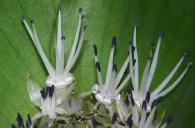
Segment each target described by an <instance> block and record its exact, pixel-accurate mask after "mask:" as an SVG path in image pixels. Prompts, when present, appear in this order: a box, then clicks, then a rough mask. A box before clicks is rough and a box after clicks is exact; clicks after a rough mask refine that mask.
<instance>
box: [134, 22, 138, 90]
mask: <svg viewBox="0 0 195 128" xmlns="http://www.w3.org/2000/svg"><path fill="white" fill-rule="evenodd" d="M137 26H138V24H137V23H136V24H134V32H133V46H134V47H135V50H134V58H133V66H134V73H135V75H134V76H135V77H134V78H135V87H136V89H138V85H139V63H138V54H137V39H136V38H137V37H136V32H137Z"/></svg>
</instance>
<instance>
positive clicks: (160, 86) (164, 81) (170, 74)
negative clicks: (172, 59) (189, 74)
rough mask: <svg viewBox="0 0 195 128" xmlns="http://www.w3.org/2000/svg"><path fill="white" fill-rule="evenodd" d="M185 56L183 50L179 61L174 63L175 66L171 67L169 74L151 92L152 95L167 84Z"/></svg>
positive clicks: (185, 53)
mask: <svg viewBox="0 0 195 128" xmlns="http://www.w3.org/2000/svg"><path fill="white" fill-rule="evenodd" d="M186 56H187V52H184V53H183V55H182V57H181V59H180V60H179V62H178V63H177V64H176V66H175V67H174V68H173V70H172V71H171V72H170V73H169V75H168V76H167V77H166V78H165V79H164V80H163V82H162V83H161V84H160V85H159V86H157V87H158V88H156V89H155V90H154V92H153V93H152V95H153V96H155V95H157V94H158V93H159V92H160V91H162V90H163V89H164V88H165V86H166V85H167V84H168V82H169V81H170V80H171V79H172V78H173V76H174V75H175V73H176V72H177V70H178V69H179V67H180V66H181V64H182V62H183V60H184V58H185V57H186Z"/></svg>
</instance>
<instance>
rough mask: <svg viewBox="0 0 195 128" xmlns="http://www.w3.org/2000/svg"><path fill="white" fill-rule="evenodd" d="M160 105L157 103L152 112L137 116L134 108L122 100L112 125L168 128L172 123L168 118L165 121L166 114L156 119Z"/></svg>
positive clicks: (144, 112)
mask: <svg viewBox="0 0 195 128" xmlns="http://www.w3.org/2000/svg"><path fill="white" fill-rule="evenodd" d="M158 103H159V102H155V103H154V104H153V107H152V109H151V111H150V112H147V111H146V110H143V111H141V112H138V113H136V114H135V113H134V110H133V109H134V108H133V107H134V106H133V105H132V106H131V105H127V104H126V101H125V102H123V101H122V100H121V101H120V103H119V102H118V103H117V107H118V111H117V112H115V113H114V114H113V117H112V123H113V124H114V125H115V126H117V127H127V126H128V127H132V126H134V127H136V128H166V127H167V126H168V125H169V124H170V123H171V118H167V119H166V120H165V121H164V115H165V112H164V113H162V114H161V115H160V116H159V117H158V118H155V112H156V109H157V105H158ZM131 104H132V103H131ZM129 107H130V108H129ZM131 112H132V113H131ZM117 119H118V120H117ZM120 121H121V122H120ZM163 121H164V123H163Z"/></svg>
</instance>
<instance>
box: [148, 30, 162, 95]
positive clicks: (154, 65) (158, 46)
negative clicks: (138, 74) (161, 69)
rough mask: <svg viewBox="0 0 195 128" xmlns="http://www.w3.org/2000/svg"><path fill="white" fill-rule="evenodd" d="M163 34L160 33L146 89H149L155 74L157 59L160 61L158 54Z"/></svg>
mask: <svg viewBox="0 0 195 128" xmlns="http://www.w3.org/2000/svg"><path fill="white" fill-rule="evenodd" d="M162 37H163V34H162V33H160V34H159V38H158V42H157V46H156V49H155V53H154V57H153V61H152V64H151V67H150V71H149V73H148V79H147V82H146V91H148V90H149V88H150V85H151V82H152V79H153V76H154V72H155V70H156V66H157V61H158V54H159V50H160V45H161V40H162Z"/></svg>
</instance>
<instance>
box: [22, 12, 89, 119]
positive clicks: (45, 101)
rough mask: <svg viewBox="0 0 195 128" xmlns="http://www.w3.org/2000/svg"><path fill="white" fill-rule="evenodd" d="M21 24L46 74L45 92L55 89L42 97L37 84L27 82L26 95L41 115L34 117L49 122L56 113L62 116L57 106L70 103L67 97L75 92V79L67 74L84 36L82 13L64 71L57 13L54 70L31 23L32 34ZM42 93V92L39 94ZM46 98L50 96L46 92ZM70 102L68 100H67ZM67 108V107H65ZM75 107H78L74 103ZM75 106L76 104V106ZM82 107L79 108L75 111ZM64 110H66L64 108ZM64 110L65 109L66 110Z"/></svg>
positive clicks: (27, 27)
mask: <svg viewBox="0 0 195 128" xmlns="http://www.w3.org/2000/svg"><path fill="white" fill-rule="evenodd" d="M22 21H23V23H24V25H25V27H26V29H27V31H28V33H29V35H30V37H31V39H32V41H33V43H34V45H35V47H36V48H37V51H38V53H39V55H40V57H41V59H42V61H43V63H44V65H45V67H46V69H47V71H48V74H49V76H48V78H47V80H46V87H45V88H46V90H47V89H48V88H52V89H54V88H55V89H54V92H52V94H55V95H52V96H48V95H47V96H46V97H43V96H44V95H42V96H41V94H44V93H41V94H40V88H39V86H38V85H37V84H36V82H34V81H32V80H31V79H29V81H28V84H27V89H28V93H29V95H30V99H31V101H32V102H33V103H34V104H35V105H36V106H38V107H40V108H41V111H42V112H41V114H39V115H37V117H40V116H42V115H49V117H50V118H55V117H56V111H58V113H59V114H63V113H65V112H64V111H65V110H63V112H62V109H61V110H60V112H59V109H58V108H57V106H59V105H60V104H62V103H64V102H65V101H67V102H68V101H69V100H72V98H70V97H69V95H70V94H71V92H72V90H73V89H74V79H75V78H74V77H73V75H72V74H71V73H70V70H71V68H72V66H73V65H74V63H75V61H76V59H77V58H78V56H79V53H80V50H81V47H82V44H83V40H84V35H85V33H86V26H85V25H83V23H82V9H80V10H79V17H78V25H77V31H76V36H75V39H74V42H73V46H72V49H71V52H70V55H69V57H68V61H67V64H66V66H65V67H64V49H65V48H64V46H65V37H64V36H63V35H62V30H61V29H62V28H61V27H62V26H61V12H60V10H59V12H58V27H57V43H56V69H54V68H53V66H52V65H51V63H50V62H49V60H48V58H47V56H46V55H45V52H44V50H43V48H42V47H41V44H40V41H39V39H38V35H37V32H36V29H35V24H34V22H33V21H32V22H31V23H32V30H31V29H30V27H29V25H28V24H27V22H26V20H25V18H22ZM41 92H44V89H43V90H42V91H41ZM45 93H46V94H49V93H48V92H47V91H46V92H45ZM69 98H70V99H69ZM65 104H66V103H65ZM76 104H77V103H76ZM77 105H78V104H77ZM79 106H81V104H80V105H78V106H77V107H79ZM64 107H65V106H64ZM65 108H67V107H65ZM73 110H75V109H74V107H72V109H71V110H69V111H67V112H66V113H70V112H72V111H73Z"/></svg>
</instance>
